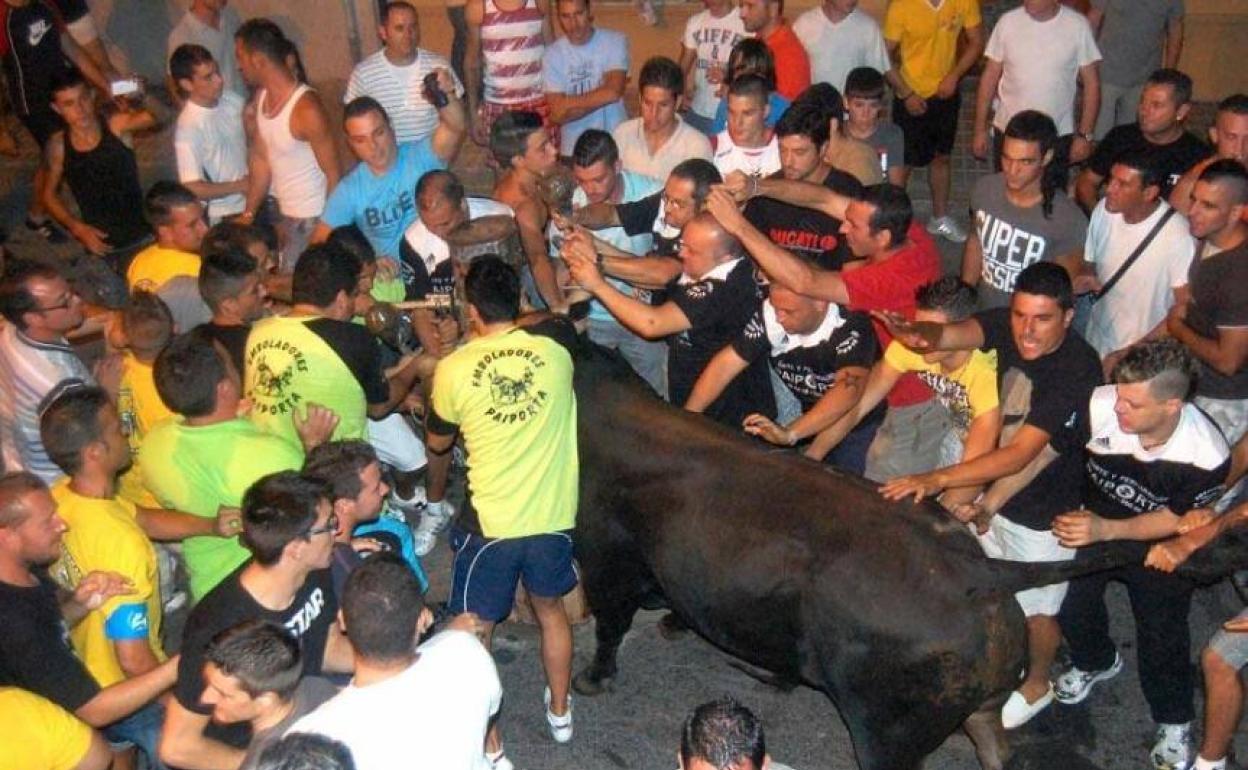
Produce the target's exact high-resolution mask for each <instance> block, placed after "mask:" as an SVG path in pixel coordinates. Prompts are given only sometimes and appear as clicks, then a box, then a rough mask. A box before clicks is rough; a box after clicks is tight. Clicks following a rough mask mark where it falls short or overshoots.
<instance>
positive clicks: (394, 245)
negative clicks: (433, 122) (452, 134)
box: [321, 137, 446, 260]
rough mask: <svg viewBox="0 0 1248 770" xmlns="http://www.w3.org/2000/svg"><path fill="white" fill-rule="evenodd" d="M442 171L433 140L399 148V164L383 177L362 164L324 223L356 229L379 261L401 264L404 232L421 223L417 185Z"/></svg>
mask: <svg viewBox="0 0 1248 770" xmlns="http://www.w3.org/2000/svg"><path fill="white" fill-rule="evenodd" d="M440 168H446V162H445V161H443V160H442V159H441V158H439V157H438V156H437V155H435V154H434V152H433V141H432V137H425V138H424V139H421V140H420V141H418V142H405V143H404V144H400V145H399V153H398V157H396V158H395V161H394V165H393V166H391V167H390V170H389V171H387V172H386V173H385V174H383V175H382V176H377V175H376V174H374V173H373V172H372V170H371V169H369V167H368V164H366V163H357V164H356V166H355V168H353V169H351V172H350V173H349V174H347V175H346V176H345V177H343V178H342V181H341V182H339V183H338V186H337V187H335V188H334V192H333V193H332V194H331V195H330V196H329V200H328V201H327V202H326V203H325V213H323V214H321V221H322V222H324V223H325V224H327V225H329V226H330V227H342V226H343V225H350V224H354V225H355V226H356V227H359V228H360V230H361V231H362V232H363V233H364V237H366V238H368V242H369V243H371V244H372V245H373V250H374V251H376V252H377V256H379V257H390V258H391V259H395V260H397V259H398V258H399V242H400V241H402V240H403V231H404V230H406V229H407V226H408V225H410V224H411V223H412V222H414V221H415V220H416V183H417V182H419V181H420V178H421V177H422V176H424V175H425V173H426V172H429V171H433V170H434V169H440Z"/></svg>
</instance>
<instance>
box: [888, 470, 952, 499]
mask: <svg viewBox="0 0 1248 770" xmlns="http://www.w3.org/2000/svg"><path fill="white" fill-rule="evenodd" d="M942 489H944V484H942V483H940V481H939V479H937V478H936V476H935V474H932V473H919V474H916V475H914V476H898V477H897V478H895V479H893V480H892V481H889V482H887V483H886V484H884V485H883V486H881V487H880V494H881V495H883V496H884V498H885V499H887V500H904V499H905V498H907V497H911V498H914V502H916V503H918V502H922V500H923V498H925V497H931V496H932V495H935V494H938V493H939V492H940V491H941V490H942Z"/></svg>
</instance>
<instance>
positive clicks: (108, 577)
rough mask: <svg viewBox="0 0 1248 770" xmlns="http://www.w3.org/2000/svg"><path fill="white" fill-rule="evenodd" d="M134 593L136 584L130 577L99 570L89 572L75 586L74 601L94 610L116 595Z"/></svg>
mask: <svg viewBox="0 0 1248 770" xmlns="http://www.w3.org/2000/svg"><path fill="white" fill-rule="evenodd" d="M132 593H134V584H133V583H131V582H130V580H129V578H126V577H124V576H122V575H119V574H117V573H116V572H104V571H102V570H97V571H95V572H88V573H87V574H86V575H84V576H83V578H82V580H79V581H78V585H76V586H74V602H75V603H76V604H79V605H81V606H83V607H85V608H87V609H88V610H94V609H97V608H99V607H100V605H102V604H104V602H105V600H107V599H111V598H112V597H114V596H125V595H127V594H132Z"/></svg>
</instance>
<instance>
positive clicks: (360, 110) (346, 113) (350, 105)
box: [342, 96, 390, 125]
mask: <svg viewBox="0 0 1248 770" xmlns="http://www.w3.org/2000/svg"><path fill="white" fill-rule="evenodd" d="M370 112H375V113H377V114H378V115H380V116H381V119H382V120H383V121H385V123H386V125H390V115H389V113H387V112H386V108H385V107H382V106H381V102H379V101H377V100H376V99H374V98H373V97H371V96H357V97H355V98H354V99H352V100H351V101H349V102H347V106H346V107H343V109H342V123H343V125H346V123H347V121H348V120H350V119H352V118H358V117H360V116H361V115H367V114H368V113H370Z"/></svg>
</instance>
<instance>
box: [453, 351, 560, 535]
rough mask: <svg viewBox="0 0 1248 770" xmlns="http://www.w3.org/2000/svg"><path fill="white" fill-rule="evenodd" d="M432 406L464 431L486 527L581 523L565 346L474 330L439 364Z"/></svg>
mask: <svg viewBox="0 0 1248 770" xmlns="http://www.w3.org/2000/svg"><path fill="white" fill-rule="evenodd" d="M433 409H434V412H435V413H436V415H437V419H439V420H441V421H443V422H447V423H451V424H453V425H457V426H458V427H459V429H460V431H461V432H462V433H463V436H464V444H465V446H466V448H467V450H468V486H469V489H470V490H471V495H472V506H473V508H475V509H476V511H477V517H478V521H479V522H480V524H481V531H482V534H484V535H485V536H486V537H499V538H502V537H524V536H526V535H537V534H542V533H547V532H558V531H560V530H565V529H571V528H572V527H573V526H574V525H575V523H576V505H577V493H578V489H577V484H578V480H579V465H578V458H577V447H576V396H575V395H574V394H573V392H572V357H571V356H570V355H568V351H567V350H565V349H564V348H563V346H561V345H560V344H559V343H557V342H555V341H554V340H552V339H550V338H548V337H542V336H539V335H536V334H529V333H528V332H525V331H523V330H520V329H511V330H508V331H504V332H499V333H497V334H492V335H490V336H488V337H480V338H477V339H474V340H472V341H470V342H468V344H466V345H464V346H463V347H462V348H460V349H459V350H456V351H455V352H453V353H451V354H450V355H449V356H447V357H446V358H444V359H442V360H441V361H440V362H439V363H438V368H437V370H436V371H435V374H434V378H433Z"/></svg>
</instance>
